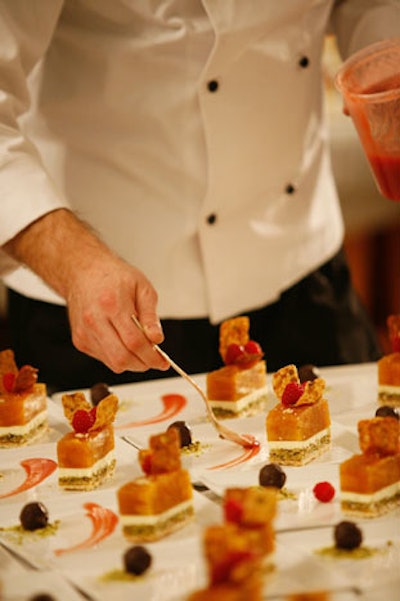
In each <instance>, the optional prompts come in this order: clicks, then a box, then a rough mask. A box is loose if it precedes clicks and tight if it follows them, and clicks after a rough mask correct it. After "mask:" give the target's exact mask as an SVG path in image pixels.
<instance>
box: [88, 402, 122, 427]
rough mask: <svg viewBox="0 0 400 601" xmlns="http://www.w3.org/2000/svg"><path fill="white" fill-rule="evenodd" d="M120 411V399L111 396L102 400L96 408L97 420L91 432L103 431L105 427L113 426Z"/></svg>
mask: <svg viewBox="0 0 400 601" xmlns="http://www.w3.org/2000/svg"><path fill="white" fill-rule="evenodd" d="M117 410H118V398H117V397H116V396H115V394H109V395H108V396H106V397H104V398H103V399H101V401H100V402H99V403H98V405H97V407H96V420H95V422H94V424H93V426H92V427H91V428H89V432H90V431H92V430H101V429H102V428H104V427H105V426H108V425H109V424H112V422H113V421H114V419H115V416H116V413H117Z"/></svg>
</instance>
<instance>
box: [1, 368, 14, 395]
mask: <svg viewBox="0 0 400 601" xmlns="http://www.w3.org/2000/svg"><path fill="white" fill-rule="evenodd" d="M14 384H15V374H14V373H12V372H11V371H8V372H6V373H5V374H3V386H4V388H5V390H6V391H7V392H12V391H13V390H14Z"/></svg>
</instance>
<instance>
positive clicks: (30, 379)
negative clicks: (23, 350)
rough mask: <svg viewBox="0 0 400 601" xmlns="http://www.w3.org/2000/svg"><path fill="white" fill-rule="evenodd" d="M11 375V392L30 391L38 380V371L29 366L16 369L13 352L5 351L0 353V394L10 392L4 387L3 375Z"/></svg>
mask: <svg viewBox="0 0 400 601" xmlns="http://www.w3.org/2000/svg"><path fill="white" fill-rule="evenodd" d="M7 373H11V374H14V376H15V381H14V384H13V387H12V392H16V393H19V392H24V391H28V390H31V389H32V388H33V386H34V385H35V384H36V382H37V379H38V376H37V374H38V370H37V369H36V368H35V367H31V366H30V365H23V366H22V367H21V369H18V367H17V364H16V363H15V357H14V351H13V350H11V349H6V350H4V351H1V352H0V393H2V394H7V393H10V390H8V391H7V390H6V388H5V387H4V382H3V376H4V374H7Z"/></svg>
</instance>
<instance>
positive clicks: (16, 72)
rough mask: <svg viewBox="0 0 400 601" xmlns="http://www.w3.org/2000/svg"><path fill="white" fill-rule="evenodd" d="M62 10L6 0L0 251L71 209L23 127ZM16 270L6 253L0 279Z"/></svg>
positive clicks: (58, 4) (1, 48)
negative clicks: (30, 80) (33, 79)
mask: <svg viewBox="0 0 400 601" xmlns="http://www.w3.org/2000/svg"><path fill="white" fill-rule="evenodd" d="M62 5H63V1H62V0H0V41H1V42H0V246H1V245H2V244H4V243H5V242H7V241H8V240H10V239H11V238H12V237H13V236H14V235H15V234H16V233H18V232H19V231H21V230H22V229H23V228H25V227H26V226H27V225H29V224H30V223H32V222H33V221H35V220H36V219H38V218H39V217H41V216H43V215H44V214H46V213H48V212H49V211H52V210H54V209H56V208H60V207H65V206H67V203H66V201H65V199H63V198H62V197H61V196H60V194H59V192H58V191H57V190H56V188H55V186H54V184H53V183H52V181H51V179H50V177H49V176H48V174H47V173H46V170H45V169H44V167H43V164H42V162H41V159H40V156H39V153H38V152H37V150H36V148H35V147H34V146H33V145H32V143H30V142H29V140H27V139H26V138H25V137H24V136H23V135H22V133H21V131H20V129H19V127H18V118H19V116H20V115H21V114H23V113H24V111H26V109H27V108H28V107H29V93H28V85H27V77H28V76H29V74H30V73H31V72H32V70H33V69H34V67H35V65H36V64H37V63H38V62H39V61H40V59H41V58H42V56H43V55H44V54H45V52H46V48H47V47H48V45H49V43H50V40H51V38H52V35H53V32H54V29H55V27H56V25H57V19H58V17H59V15H60V12H61V9H62ZM14 267H15V265H14ZM12 268H13V261H11V260H10V258H9V257H7V256H6V255H5V253H4V252H1V251H0V274H4V273H5V272H6V271H9V270H10V269H12Z"/></svg>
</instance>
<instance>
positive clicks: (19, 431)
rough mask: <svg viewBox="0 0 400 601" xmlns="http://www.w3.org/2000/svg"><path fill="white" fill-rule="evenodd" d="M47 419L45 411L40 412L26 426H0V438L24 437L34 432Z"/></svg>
mask: <svg viewBox="0 0 400 601" xmlns="http://www.w3.org/2000/svg"><path fill="white" fill-rule="evenodd" d="M46 419H47V409H45V410H44V411H41V413H38V414H37V415H35V417H33V418H32V419H31V421H30V422H28V423H27V424H22V425H20V426H0V437H3V436H7V435H13V436H26V435H27V434H29V432H31V431H32V430H36V428H38V427H39V426H41V425H42V424H43V422H45V421H46Z"/></svg>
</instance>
